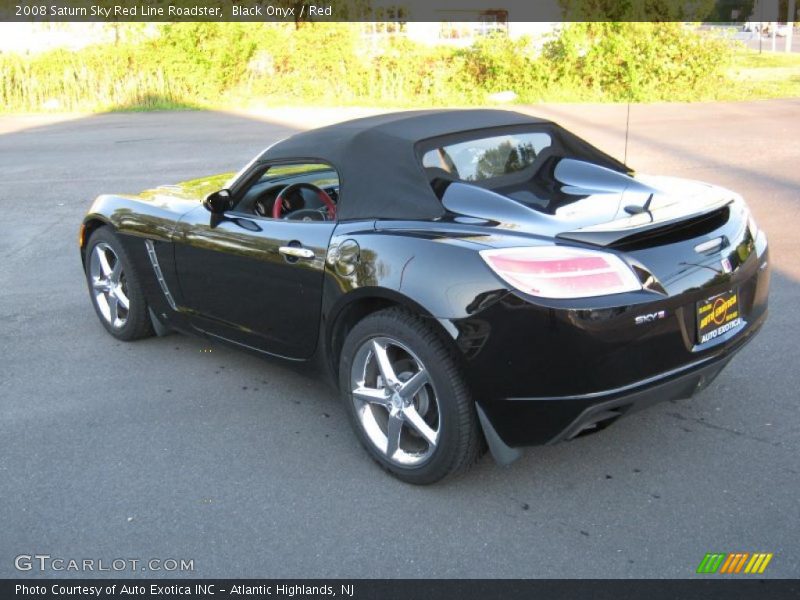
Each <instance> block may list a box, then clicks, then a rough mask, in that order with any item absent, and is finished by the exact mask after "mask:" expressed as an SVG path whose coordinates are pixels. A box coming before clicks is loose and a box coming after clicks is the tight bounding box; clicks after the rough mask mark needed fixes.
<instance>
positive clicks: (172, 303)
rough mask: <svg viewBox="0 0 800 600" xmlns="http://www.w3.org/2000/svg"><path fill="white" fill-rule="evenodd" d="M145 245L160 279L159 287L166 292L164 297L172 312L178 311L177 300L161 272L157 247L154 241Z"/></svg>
mask: <svg viewBox="0 0 800 600" xmlns="http://www.w3.org/2000/svg"><path fill="white" fill-rule="evenodd" d="M144 245H145V247H146V248H147V256H148V257H149V258H150V264H151V265H152V266H153V272H154V273H155V274H156V279H158V285H160V286H161V291H162V292H164V297H165V298H166V299H167V303H168V304H169V307H170V308H171V309H172V310H178V307H177V306H176V305H175V299H174V298H173V297H172V294H171V293H170V291H169V286H168V285H167V281H166V280H165V279H164V274H163V273H162V272H161V266H160V265H159V264H158V256H157V255H156V247H155V245H154V244H153V240H145V241H144Z"/></svg>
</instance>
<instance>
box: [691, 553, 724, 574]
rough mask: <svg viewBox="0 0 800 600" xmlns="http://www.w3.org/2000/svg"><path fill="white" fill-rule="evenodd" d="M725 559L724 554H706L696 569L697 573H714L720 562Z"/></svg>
mask: <svg viewBox="0 0 800 600" xmlns="http://www.w3.org/2000/svg"><path fill="white" fill-rule="evenodd" d="M724 558H725V555H724V554H706V555H705V556H704V557H703V560H701V561H700V565H699V566H698V567H697V572H698V573H716V572H717V569H719V566H720V565H721V564H722V560H723V559H724Z"/></svg>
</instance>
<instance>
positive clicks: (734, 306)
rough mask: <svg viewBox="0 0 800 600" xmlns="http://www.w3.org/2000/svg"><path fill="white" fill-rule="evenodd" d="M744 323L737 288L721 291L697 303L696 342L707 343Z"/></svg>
mask: <svg viewBox="0 0 800 600" xmlns="http://www.w3.org/2000/svg"><path fill="white" fill-rule="evenodd" d="M742 325H744V320H743V319H742V315H741V310H740V306H739V293H738V290H735V289H734V290H731V291H728V292H723V293H721V294H717V295H715V296H711V297H710V298H706V299H705V300H701V301H700V302H698V303H697V343H698V345H701V346H702V345H703V344H707V343H709V342H712V341H714V340H715V339H718V338H719V337H720V336H722V335H725V334H727V333H729V332H732V331H735V330H737V329H739V328H741V327H742Z"/></svg>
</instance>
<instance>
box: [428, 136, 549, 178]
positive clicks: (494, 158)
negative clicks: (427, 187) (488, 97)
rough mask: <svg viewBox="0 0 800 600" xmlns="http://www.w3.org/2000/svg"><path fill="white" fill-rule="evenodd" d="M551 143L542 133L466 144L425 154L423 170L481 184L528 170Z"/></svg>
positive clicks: (456, 144) (481, 139) (458, 144)
mask: <svg viewBox="0 0 800 600" xmlns="http://www.w3.org/2000/svg"><path fill="white" fill-rule="evenodd" d="M552 141H553V140H552V138H551V137H550V134H549V133H544V132H536V133H515V134H508V135H497V136H492V137H487V138H479V139H475V140H468V141H466V142H459V143H455V144H448V145H445V146H441V147H438V148H434V149H432V150H428V151H427V152H426V153H425V154H424V155H423V157H422V166H423V167H426V168H431V167H432V168H437V167H438V168H441V169H443V170H445V171H447V172H448V173H450V174H451V175H452V176H454V177H455V178H456V179H460V180H461V181H482V180H484V179H492V178H493V177H500V176H502V175H509V174H511V173H516V172H518V171H522V170H523V169H525V168H527V167H530V166H531V165H533V163H534V162H535V161H536V157H537V156H538V155H539V154H540V153H541V152H542V151H543V150H544V149H546V148H549V147H550V145H551V144H552Z"/></svg>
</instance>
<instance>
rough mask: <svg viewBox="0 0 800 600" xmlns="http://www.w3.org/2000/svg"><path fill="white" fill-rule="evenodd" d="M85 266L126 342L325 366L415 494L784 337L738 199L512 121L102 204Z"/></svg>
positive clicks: (84, 231) (351, 148) (291, 151)
mask: <svg viewBox="0 0 800 600" xmlns="http://www.w3.org/2000/svg"><path fill="white" fill-rule="evenodd" d="M80 247H81V255H82V258H83V264H84V266H85V271H86V279H87V282H88V286H89V291H90V294H91V299H92V302H93V304H94V308H95V310H96V312H97V314H98V316H99V318H100V321H101V322H102V323H103V325H104V326H105V328H106V329H107V330H108V331H109V333H111V335H113V336H114V337H116V338H117V339H121V340H133V339H137V338H141V337H144V336H148V335H152V334H154V333H157V334H163V333H165V332H168V331H169V330H179V331H183V332H192V333H196V334H201V335H204V336H208V337H209V338H212V339H214V340H219V341H224V342H227V343H230V344H233V345H235V346H238V347H241V348H245V349H248V350H251V351H253V352H257V353H261V354H265V355H272V356H278V357H283V358H286V359H290V360H293V361H307V362H309V363H314V364H316V365H319V366H321V367H322V368H323V369H324V370H325V371H326V372H327V374H328V375H329V376H330V378H331V379H332V381H334V382H335V383H336V385H338V388H339V390H340V392H341V395H342V398H343V400H344V403H345V406H346V408H347V411H348V413H349V416H350V418H351V421H352V424H353V428H354V430H355V432H356V434H357V435H358V437H359V439H360V440H361V442H362V443H363V445H364V447H365V448H366V449H367V451H368V452H369V453H370V454H371V455H372V456H373V457H374V459H375V460H376V461H377V462H378V463H379V464H380V465H382V466H383V467H384V468H385V469H387V470H388V471H389V472H391V473H392V474H394V475H395V476H397V477H399V478H400V479H403V480H405V481H408V482H411V483H418V484H423V483H432V482H435V481H437V480H439V479H441V478H442V477H444V476H446V475H448V474H451V473H455V472H458V471H462V470H464V469H466V468H467V467H469V466H470V465H471V464H472V463H473V462H474V461H475V460H476V458H477V457H478V456H479V454H480V452H481V450H482V448H484V447H486V446H488V448H489V449H490V450H491V452H492V454H493V455H494V457H495V458H496V459H497V460H498V461H499V462H501V463H506V462H509V461H511V460H513V459H514V458H515V457H516V456H518V455H519V452H520V450H519V449H520V448H521V447H524V446H529V445H536V444H550V443H554V442H558V441H561V440H568V439H571V438H574V437H575V436H578V435H581V434H584V433H588V432H593V431H597V430H600V429H602V428H604V427H605V426H607V425H608V424H610V423H612V422H614V421H616V420H617V419H618V418H619V417H621V416H623V415H625V414H627V413H629V412H631V411H634V410H637V409H639V408H642V407H644V406H647V405H649V404H652V403H654V402H657V401H660V400H665V399H674V398H686V397H689V396H691V395H692V394H694V393H695V392H696V391H698V390H700V389H702V388H703V387H704V386H706V385H708V384H709V383H710V382H711V381H712V380H713V379H714V377H716V376H717V374H719V372H720V371H721V370H722V368H723V367H724V366H725V365H726V364H727V363H728V361H729V360H730V358H731V357H732V356H733V355H734V353H735V352H737V351H738V350H739V349H740V348H741V347H742V346H743V345H744V344H745V343H746V342H747V341H748V340H750V339H752V337H753V335H754V334H755V333H756V332H757V331H758V329H759V328H760V327H761V325H762V324H763V323H764V320H765V318H766V315H767V295H768V287H769V262H768V251H767V239H766V236H765V234H764V232H762V231H760V230H759V229H758V227H757V225H756V223H755V221H754V220H753V218H752V217H751V215H750V213H749V211H748V208H747V206H746V205H745V203H744V201H743V200H742V198H741V197H740V196H738V195H737V194H735V193H734V192H731V191H728V190H726V189H723V188H720V187H716V186H713V185H709V184H705V183H700V182H695V181H688V180H682V179H675V178H670V177H656V176H644V175H640V174H635V173H634V172H633V171H632V170H631V169H630V168H629V167H627V166H626V165H624V164H622V163H620V162H619V161H617V160H615V159H614V158H612V157H611V156H608V155H607V154H604V153H603V152H601V151H599V150H597V149H596V148H594V147H593V146H591V145H590V144H588V143H586V142H585V141H583V140H581V139H580V138H578V137H576V136H575V135H573V134H571V133H569V132H568V131H566V130H564V129H563V128H561V127H559V126H558V125H556V124H555V123H552V122H549V121H544V120H539V119H535V118H532V117H530V116H526V115H522V114H518V113H515V112H509V111H499V110H449V111H448V110H445V111H415V112H403V113H396V114H388V115H382V116H377V117H369V118H366V119H359V120H355V121H350V122H346V123H341V124H338V125H333V126H329V127H324V128H321V129H317V130H313V131H308V132H305V133H300V134H298V135H295V136H293V137H290V138H288V139H285V140H283V141H280V142H278V143H277V144H274V145H273V146H271V147H269V148H268V149H267V150H266V151H264V152H263V153H262V154H260V155H259V156H258V157H256V158H255V159H254V160H253V161H252V162H251V163H250V164H248V165H247V166H246V167H244V169H242V171H241V172H239V173H238V174H237V175H235V176H233V177H232V178H230V180H229V181H228V182H227V183H225V182H224V179H223V177H222V176H215V177H208V178H204V179H198V180H194V181H192V182H188V183H185V184H181V185H176V186H164V187H160V188H158V189H155V190H150V191H146V192H143V193H142V194H140V195H137V196H125V195H103V196H100V197H98V198H97V200H95V202H94V204H93V205H92V207H91V209H90V210H89V212H88V214H87V215H86V218H85V219H84V221H83V225H82V227H81V233H80Z"/></svg>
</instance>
